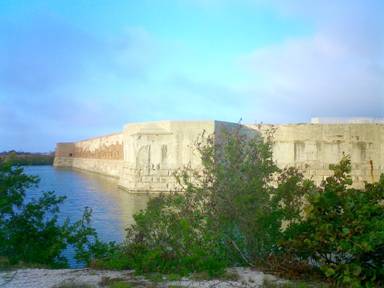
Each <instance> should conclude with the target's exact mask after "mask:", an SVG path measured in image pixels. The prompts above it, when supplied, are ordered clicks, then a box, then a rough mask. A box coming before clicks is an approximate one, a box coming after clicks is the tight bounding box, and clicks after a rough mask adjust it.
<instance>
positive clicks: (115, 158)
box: [54, 133, 123, 178]
mask: <svg viewBox="0 0 384 288" xmlns="http://www.w3.org/2000/svg"><path fill="white" fill-rule="evenodd" d="M54 165H55V166H56V167H71V168H76V169H82V170H87V171H91V172H95V173H99V174H103V175H108V176H112V177H116V178H120V176H121V173H122V167H123V134H122V133H114V134H110V135H106V136H101V137H97V138H92V139H88V140H83V141H79V142H76V143H58V144H57V146H56V157H55V161H54Z"/></svg>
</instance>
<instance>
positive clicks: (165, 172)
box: [119, 121, 215, 193]
mask: <svg viewBox="0 0 384 288" xmlns="http://www.w3.org/2000/svg"><path fill="white" fill-rule="evenodd" d="M214 128H215V121H179V122H177V121H159V122H147V123H134V124H128V125H126V126H125V127H124V132H123V135H124V164H123V174H122V177H121V178H120V183H119V184H120V186H121V187H123V188H125V189H127V190H129V191H133V192H136V193H137V192H148V191H151V192H162V191H170V190H174V189H177V185H176V181H175V177H174V176H173V173H174V172H175V171H176V170H177V169H178V168H181V167H183V166H190V167H194V168H197V169H198V168H199V167H200V166H201V161H200V157H199V155H198V153H196V151H195V142H196V141H197V139H198V138H199V136H201V134H202V133H203V131H206V133H207V134H212V133H213V132H214Z"/></svg>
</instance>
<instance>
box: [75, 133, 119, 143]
mask: <svg viewBox="0 0 384 288" xmlns="http://www.w3.org/2000/svg"><path fill="white" fill-rule="evenodd" d="M118 135H123V132H113V133H109V134H105V135H100V136H95V137H90V138H86V139H81V140H79V141H75V142H69V143H79V142H87V141H91V140H95V139H99V138H105V137H111V136H118Z"/></svg>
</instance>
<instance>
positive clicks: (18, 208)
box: [0, 161, 109, 267]
mask: <svg viewBox="0 0 384 288" xmlns="http://www.w3.org/2000/svg"><path fill="white" fill-rule="evenodd" d="M38 182H39V179H38V178H37V177H35V176H29V175H26V174H25V173H24V172H23V169H22V168H21V167H17V166H12V165H11V163H9V162H5V161H0V257H3V258H5V259H7V261H9V262H8V263H9V264H10V265H15V264H18V263H24V264H31V263H33V264H43V265H47V266H52V267H65V266H67V259H65V258H64V257H63V256H62V252H63V250H64V249H66V247H67V246H68V245H73V246H74V247H75V251H76V257H77V259H78V260H80V261H84V262H89V261H90V259H91V258H93V257H96V256H98V257H99V256H102V254H103V253H104V254H105V253H106V251H107V248H108V247H107V246H108V245H109V244H103V243H101V242H100V241H99V239H98V237H97V234H96V231H95V230H94V229H93V228H92V227H90V217H91V210H90V209H89V208H86V209H85V211H84V214H83V217H82V219H81V220H79V221H77V222H74V223H70V221H69V220H68V219H67V220H66V221H64V223H63V224H60V223H59V221H58V217H59V213H60V209H59V205H60V204H61V203H62V202H63V201H64V200H65V197H63V196H56V195H55V194H54V192H44V193H43V194H42V196H41V197H40V198H38V199H32V200H31V201H29V202H26V201H25V196H26V190H27V189H28V188H30V187H32V186H37V185H38Z"/></svg>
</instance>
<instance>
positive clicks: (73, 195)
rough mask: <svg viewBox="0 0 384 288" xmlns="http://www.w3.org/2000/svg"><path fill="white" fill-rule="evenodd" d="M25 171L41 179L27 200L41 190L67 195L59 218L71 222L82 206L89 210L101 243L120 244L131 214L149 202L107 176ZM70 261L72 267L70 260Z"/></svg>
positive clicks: (49, 168)
mask: <svg viewBox="0 0 384 288" xmlns="http://www.w3.org/2000/svg"><path fill="white" fill-rule="evenodd" d="M24 169H25V172H26V173H28V174H31V175H37V176H39V177H40V185H39V187H38V188H32V189H30V190H29V191H28V196H27V197H28V198H32V197H39V196H40V195H41V193H42V191H55V192H56V194H57V195H64V196H66V197H67V199H66V200H65V202H64V203H63V204H62V205H61V217H62V219H64V218H66V217H69V218H70V219H71V220H72V221H76V220H78V219H80V218H81V216H82V214H83V211H84V207H91V208H92V211H93V213H92V226H93V227H94V228H95V229H96V230H97V232H98V234H99V236H100V238H101V239H102V240H104V241H117V242H121V241H122V240H123V239H124V236H125V228H126V227H127V226H128V225H131V224H132V223H133V222H134V220H133V217H132V216H133V214H135V213H136V212H138V211H140V210H141V209H144V208H145V207H146V203H147V201H148V199H149V196H148V195H142V194H141V195H139V194H132V193H128V192H127V191H124V190H122V189H120V188H118V186H117V180H116V179H113V178H110V177H106V176H101V175H97V174H93V173H88V172H83V171H77V170H71V169H63V168H55V167H53V166H27V167H25V168H24ZM68 253H69V254H71V253H70V252H67V253H66V254H68ZM66 256H68V255H66ZM69 258H71V257H70V255H69ZM70 262H71V265H72V266H74V262H73V260H71V261H70Z"/></svg>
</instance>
